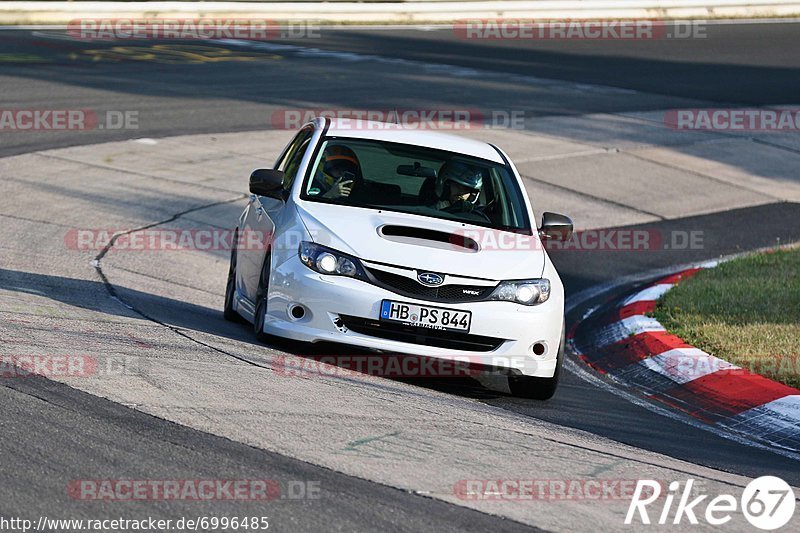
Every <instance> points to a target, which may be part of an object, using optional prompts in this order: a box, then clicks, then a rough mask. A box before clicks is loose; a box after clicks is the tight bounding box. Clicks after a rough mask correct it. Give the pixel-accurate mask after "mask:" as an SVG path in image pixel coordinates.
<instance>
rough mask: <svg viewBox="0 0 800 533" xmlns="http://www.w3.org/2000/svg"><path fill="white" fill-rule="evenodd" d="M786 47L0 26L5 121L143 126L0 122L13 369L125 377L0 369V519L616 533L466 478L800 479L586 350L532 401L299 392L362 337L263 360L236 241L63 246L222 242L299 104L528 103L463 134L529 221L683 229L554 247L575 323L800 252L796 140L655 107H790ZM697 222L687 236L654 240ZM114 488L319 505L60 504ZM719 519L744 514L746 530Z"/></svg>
mask: <svg viewBox="0 0 800 533" xmlns="http://www.w3.org/2000/svg"><path fill="white" fill-rule="evenodd" d="M798 37H800V25H798V24H795V23H791V24H790V23H776V24H754V25H748V24H741V25H735V24H731V25H719V26H711V27H709V29H708V38H707V39H704V40H702V41H686V42H669V41H662V42H647V43H641V42H637V43H619V42H617V43H613V42H611V43H593V46H591V47H589V46H587V43H581V42H567V43H552V42H550V43H525V42H522V43H518V44H515V45H514V46H512V45H509V44H508V43H506V44H505V45H501V44H498V43H491V42H490V43H464V42H463V41H459V40H458V39H455V38H454V37H453V36H452V35H451V34H449V33H448V32H446V31H444V30H436V31H419V30H415V29H401V30H361V31H359V30H335V31H331V32H328V33H326V32H325V31H324V30H323V32H322V38H321V39H320V40H318V41H313V42H308V40H306V41H292V42H285V43H277V44H278V45H279V46H275V43H267V44H266V45H264V44H262V45H259V44H255V45H254V44H248V43H242V42H220V41H214V42H203V43H198V42H181V43H165V42H136V43H120V42H79V41H75V40H71V39H68V38H66V37H65V36H64V33H63V32H61V31H59V30H54V29H42V30H11V29H4V30H0V48H1V49H2V55H0V87H2V88H3V92H2V96H0V98H2V104H1V105H0V107H2V108H17V109H22V108H25V109H44V108H48V109H91V110H94V111H95V112H97V113H98V115H99V116H100V117H103V116H106V115H105V113H106V112H107V111H112V112H113V111H133V112H135V114H136V117H137V125H138V127H137V128H136V129H119V130H112V129H108V128H104V129H100V128H96V129H93V130H90V131H78V132H76V131H13V132H12V131H0V157H1V158H0V187H1V189H0V220H2V225H0V247H2V255H0V257H2V259H1V261H2V264H0V317H2V321H0V345H2V350H3V355H22V354H37V355H45V356H52V355H69V354H72V355H75V354H78V355H81V356H90V357H93V358H95V359H96V360H98V361H100V362H107V363H108V364H113V365H116V366H115V368H117V369H121V370H119V371H114V372H103V371H100V372H97V373H95V374H93V375H89V376H66V377H58V378H53V379H44V378H41V377H28V378H25V379H2V380H0V396H2V402H3V406H4V408H3V410H2V415H1V416H0V424H1V425H2V432H0V443H2V447H3V449H4V452H5V453H4V456H5V458H6V461H5V463H4V468H3V472H4V482H3V483H2V484H0V501H2V503H0V516H4V517H20V516H21V517H27V518H33V519H36V518H38V517H39V516H40V515H46V516H49V517H63V518H67V517H72V518H80V517H85V518H99V517H105V516H109V517H111V516H120V515H122V516H126V517H146V516H159V517H165V518H179V517H182V516H192V517H197V516H212V515H216V516H234V515H239V516H261V515H268V516H269V517H270V527H271V528H274V529H276V530H280V531H295V530H319V529H331V530H347V531H352V530H359V531H361V530H376V529H387V530H404V531H420V530H436V531H439V530H444V531H449V530H452V531H456V530H459V531H461V530H474V531H487V530H491V531H494V530H498V531H501V530H502V531H505V530H518V529H519V530H523V529H530V528H541V529H544V530H573V531H574V530H580V529H584V528H585V527H586V524H587V523H594V524H597V525H598V527H599V528H601V529H607V530H616V529H618V528H620V527H622V520H623V518H624V514H625V510H626V509H627V503H628V502H627V501H625V500H618V501H611V502H607V501H604V502H592V501H581V502H577V503H576V502H570V501H540V502H530V501H522V502H520V501H485V500H473V499H469V498H464V497H463V495H460V494H459V493H458V490H457V489H456V487H458V486H459V483H460V482H462V481H464V480H484V479H508V478H511V479H514V478H517V479H519V478H537V479H561V480H585V479H616V480H626V479H639V478H644V477H651V478H653V479H659V480H681V481H685V480H686V479H687V478H689V477H692V478H694V479H697V480H700V481H701V483H702V484H703V486H704V487H705V488H707V489H708V491H709V493H714V494H721V493H728V492H735V491H740V490H741V489H740V487H743V486H744V485H746V484H747V482H748V480H749V478H752V477H757V476H760V475H767V474H774V475H779V476H781V477H783V478H784V479H785V480H787V481H788V482H789V483H791V484H792V485H794V486H798V485H800V462H799V461H798V458H799V457H800V454H795V453H794V452H793V451H791V450H771V449H767V448H765V447H758V446H755V445H751V444H749V443H747V442H742V441H741V440H733V439H731V438H729V436H726V435H724V434H720V433H714V432H710V431H708V430H707V429H706V428H704V427H703V426H702V425H699V424H693V423H692V421H691V420H687V419H686V418H684V417H683V416H682V415H680V414H678V413H677V412H673V411H671V410H669V409H668V408H666V407H664V406H655V405H652V404H650V403H649V402H648V401H647V399H646V398H635V399H634V400H635V403H634V402H632V401H631V398H629V397H626V396H624V395H620V394H618V393H617V392H618V391H615V390H614V386H613V384H612V383H610V382H608V381H607V380H605V379H604V378H603V377H602V376H599V375H595V374H592V373H591V371H590V370H589V369H588V368H587V367H583V366H582V363H580V362H579V361H578V360H577V359H575V358H574V357H571V358H570V363H571V364H569V365H567V369H568V372H567V373H566V375H565V378H564V380H563V381H562V385H561V387H560V389H559V391H558V392H557V394H556V396H555V397H554V398H553V400H551V401H549V402H546V403H538V402H532V401H529V400H522V399H517V398H513V397H511V396H509V395H508V394H507V390H505V389H504V388H503V385H502V384H498V383H488V382H484V383H479V382H477V381H475V380H471V379H466V378H464V379H456V378H440V379H430V378H429V379H414V380H401V379H399V380H390V379H382V378H377V377H370V376H362V377H358V376H312V377H297V376H287V375H285V372H284V371H282V369H283V368H285V366H284V365H285V364H286V361H287V360H293V359H292V358H294V357H295V354H300V355H302V354H324V353H330V354H342V353H344V354H346V353H352V349H348V348H342V347H335V346H321V347H318V346H307V345H301V344H298V343H290V342H281V343H276V344H275V345H270V346H267V345H264V344H260V343H258V342H257V341H256V340H255V338H254V337H253V335H252V332H251V330H250V328H249V327H247V326H244V325H236V324H231V323H228V322H225V321H223V319H222V315H221V305H222V294H223V292H224V284H225V274H226V272H227V255H228V254H227V251H225V250H215V251H191V252H176V251H170V250H157V251H146V252H136V251H132V250H123V249H120V248H119V247H118V248H115V247H114V246H110V247H108V248H107V249H104V248H102V247H100V248H93V249H90V248H81V247H79V246H74V245H72V244H71V241H70V238H69V235H70V232H74V231H75V230H77V229H111V230H114V231H121V230H122V231H124V230H133V229H136V228H145V227H148V228H160V229H185V230H195V229H198V228H217V229H220V230H224V229H229V228H230V227H231V226H232V225H233V224H234V223H235V219H236V217H237V215H238V214H239V212H240V211H241V209H242V207H243V205H244V199H245V193H246V192H247V191H246V186H247V176H248V174H249V172H250V171H251V170H252V169H254V168H258V167H269V166H270V165H271V163H272V162H273V160H274V158H275V157H276V155H277V154H278V152H279V151H280V149H281V148H282V147H283V145H284V144H285V143H286V142H287V141H288V140H289V138H290V137H291V135H292V133H291V131H287V130H285V129H281V128H280V127H276V126H280V124H278V118H280V117H283V116H285V112H286V110H296V109H329V110H336V109H451V110H453V109H472V110H482V111H484V112H486V111H490V110H496V111H503V112H511V111H515V112H521V113H522V115H523V116H524V127H523V128H519V129H509V130H504V129H488V128H473V129H469V130H467V131H462V132H458V133H459V134H463V135H467V136H470V137H475V138H480V139H485V140H489V141H491V142H496V143H498V144H499V145H500V146H502V147H503V148H504V149H505V150H507V151H508V152H509V154H510V155H511V157H512V158H513V159H514V160H515V162H516V163H517V166H518V168H519V169H520V172H521V173H522V174H523V175H524V176H525V180H526V187H527V188H528V193H529V195H530V196H531V198H532V201H533V204H534V208H535V209H536V211H537V214H539V215H540V214H541V212H543V211H556V212H564V213H566V214H568V215H570V216H572V217H573V219H574V220H575V222H576V226H577V227H578V228H579V229H582V230H600V229H603V230H608V229H621V230H623V231H635V230H639V229H642V230H645V231H647V232H649V234H650V235H658V236H660V237H663V238H665V239H667V240H665V241H664V242H665V246H659V247H658V248H657V249H647V250H633V251H624V250H603V251H597V250H591V251H590V250H577V251H576V250H572V251H566V250H565V251H555V252H553V254H552V255H553V259H554V261H555V262H556V264H557V266H558V268H559V272H560V274H561V276H562V279H563V280H564V282H565V285H566V288H567V298H568V307H569V312H568V326H569V325H570V324H572V323H574V322H575V321H576V320H578V319H580V317H581V316H583V314H584V313H585V312H586V310H587V309H590V308H591V307H592V306H594V305H596V304H597V303H598V302H600V301H603V300H604V299H607V298H608V297H609V296H612V295H614V294H619V293H621V291H625V290H629V289H630V288H631V287H632V286H634V285H636V284H638V283H642V282H645V281H648V280H651V279H653V278H655V277H656V276H657V275H658V272H668V271H669V270H670V268H676V267H678V266H680V265H685V264H689V263H694V262H699V261H704V260H708V259H714V258H717V257H720V256H723V255H729V254H734V253H739V252H742V251H747V250H753V249H758V248H762V247H767V246H774V245H776V244H785V243H788V242H793V241H797V240H800V178H798V175H797V172H796V169H797V168H800V135H798V134H797V133H786V132H781V133H761V132H756V133H729V132H724V133H720V132H686V131H676V130H674V129H671V128H669V127H668V126H667V125H665V123H664V118H663V117H664V110H667V109H673V108H701V107H721V106H727V105H747V106H768V105H791V104H797V100H798V99H800V97H798V96H797V95H800V64H798V63H800V59H798V56H797V54H796V53H790V52H789V51H790V50H791V46H792V43H796V42H797V39H798ZM623 45H625V46H623ZM115 47H124V48H126V49H125V50H122V51H120V50H114V48H115ZM198 47H203V48H198ZM131 48H136V50H132V49H131ZM712 51H713V53H712ZM687 58H688V59H687ZM276 117H278V118H276ZM691 232H699V234H701V235H702V245H701V246H698V247H695V248H693V249H686V248H685V247H675V246H668V245H667V244H669V242H670V241H669V240H668V239H669V238H671V236H674V235H685V234H689V233H691ZM73 244H74V243H73ZM98 258H100V261H99V262H93V261H95V260H96V259H98ZM348 350H349V351H348ZM120 365H121V366H120ZM119 478H131V479H162V480H163V479H274V480H276V481H277V482H278V483H279V484H280V486H281V487H282V489H284V490H285V488H286V487H288V486H289V485H291V484H292V483H300V484H303V485H304V486H306V487H309V486H319V487H320V495H319V498H297V499H293V498H290V497H288V495H287V494H286V493H284V492H282V493H281V497H279V498H277V499H276V500H274V501H270V502H266V503H264V502H240V501H234V502H219V501H216V502H195V501H137V502H91V501H83V500H81V499H79V498H78V499H76V498H75V497H73V496H74V495H72V494H71V493H70V492H69V491H68V490H67V488H68V487H69V486H70V483H71V482H74V481H75V480H85V479H119ZM309 483H311V485H309ZM798 520H799V519H798V518H795V519H794V523H795V524H797V523H798ZM730 527H731V528H732V529H737V530H738V529H741V530H745V529H746V528H747V523H746V521H744V519H743V518H742V517H741V516H737V517H735V519H734V520H733V521H732V523H731V524H730Z"/></svg>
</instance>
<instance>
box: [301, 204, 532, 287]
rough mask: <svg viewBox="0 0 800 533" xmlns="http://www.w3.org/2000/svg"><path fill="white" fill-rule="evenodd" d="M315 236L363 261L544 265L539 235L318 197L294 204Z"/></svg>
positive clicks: (522, 274)
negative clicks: (340, 203) (319, 199)
mask: <svg viewBox="0 0 800 533" xmlns="http://www.w3.org/2000/svg"><path fill="white" fill-rule="evenodd" d="M296 207H297V211H298V214H299V216H300V218H301V220H302V221H303V224H304V225H305V226H306V229H307V230H308V231H309V233H310V235H311V238H312V239H313V240H314V242H316V243H318V244H322V245H325V246H329V247H331V248H334V249H336V250H339V251H342V252H345V253H348V254H351V255H354V256H356V257H358V258H359V259H362V260H365V261H367V262H377V263H386V264H389V265H395V266H402V267H408V268H413V269H416V270H420V271H431V272H436V273H443V274H452V275H457V276H464V277H472V278H482V279H490V280H502V279H525V278H536V277H540V276H541V275H542V272H543V271H544V262H545V253H544V250H543V248H542V245H541V241H540V240H539V236H538V235H537V234H536V233H534V235H532V236H530V235H524V234H519V233H512V232H507V231H500V230H493V229H489V228H483V227H481V226H474V225H470V224H464V223H461V222H455V221H449V220H440V219H436V218H431V217H426V216H421V215H413V214H405V213H395V212H391V211H379V210H376V209H373V208H361V207H349V206H340V205H335V204H326V203H321V202H304V203H303V204H302V205H296Z"/></svg>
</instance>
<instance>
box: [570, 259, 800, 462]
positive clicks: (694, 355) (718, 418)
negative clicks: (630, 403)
mask: <svg viewBox="0 0 800 533" xmlns="http://www.w3.org/2000/svg"><path fill="white" fill-rule="evenodd" d="M713 266H716V263H706V264H704V265H701V266H699V267H695V268H690V269H687V270H683V271H681V272H678V273H676V274H673V275H671V276H668V277H666V278H663V279H660V280H658V281H656V282H654V283H652V284H651V285H649V286H647V287H645V288H644V289H642V290H639V291H638V292H636V293H634V294H632V295H630V296H628V297H626V298H624V299H622V300H618V301H616V302H613V303H612V304H611V305H608V306H603V307H602V308H601V309H600V310H597V311H595V312H593V313H592V314H590V315H589V316H588V317H586V318H585V319H584V320H583V321H582V322H581V323H580V324H578V325H577V326H576V327H575V328H574V329H573V330H572V331H571V332H570V333H569V334H568V339H569V342H570V343H571V345H572V347H573V348H574V350H575V352H576V353H577V354H578V356H579V357H580V358H581V359H582V360H583V361H584V362H586V363H587V364H588V365H589V366H591V367H592V368H594V369H595V370H597V371H598V372H601V373H603V374H605V375H606V376H608V377H609V378H610V379H612V380H614V381H616V382H619V383H622V384H624V385H627V386H631V387H633V388H636V389H639V390H640V391H642V392H644V393H645V394H646V395H647V396H648V397H650V398H652V399H655V400H657V401H659V402H661V403H664V404H667V405H669V406H671V407H674V408H677V409H680V410H681V411H683V412H685V413H687V414H689V415H691V416H692V417H694V418H696V419H698V420H701V421H702V422H705V423H707V424H711V425H714V426H716V427H718V428H721V429H725V430H728V431H732V432H735V433H737V434H740V435H743V436H745V437H747V438H750V439H755V440H758V441H761V442H765V443H768V444H771V445H774V446H779V447H781V448H784V449H788V450H792V451H800V391H798V390H797V389H794V388H792V387H789V386H787V385H784V384H782V383H778V382H776V381H773V380H770V379H767V378H765V377H763V376H760V375H758V374H754V373H752V372H749V371H748V370H746V369H743V368H740V367H738V366H736V365H733V364H731V363H729V362H727V361H724V360H722V359H719V358H717V357H714V356H713V355H710V354H708V353H705V352H704V351H702V350H700V349H698V348H695V347H693V346H690V345H689V344H687V343H686V342H684V341H683V340H682V339H680V338H679V337H677V336H675V335H672V334H670V333H669V332H667V331H666V330H665V328H664V326H662V325H661V324H660V323H659V322H658V321H657V320H656V319H654V318H651V317H648V316H646V315H647V313H651V312H652V311H654V310H655V308H656V301H657V300H658V299H659V298H660V297H661V296H663V295H664V293H666V292H667V291H668V290H670V289H671V288H672V287H673V286H674V285H675V284H676V283H678V282H679V281H680V280H683V279H686V278H688V277H691V276H693V275H694V274H696V273H697V272H698V271H700V270H701V269H703V268H709V267H713Z"/></svg>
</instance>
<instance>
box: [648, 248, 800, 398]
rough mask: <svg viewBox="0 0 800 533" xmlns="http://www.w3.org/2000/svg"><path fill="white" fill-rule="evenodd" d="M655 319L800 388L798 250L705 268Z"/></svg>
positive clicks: (661, 305) (662, 304) (667, 298)
mask: <svg viewBox="0 0 800 533" xmlns="http://www.w3.org/2000/svg"><path fill="white" fill-rule="evenodd" d="M653 316H654V317H655V318H656V319H657V320H658V321H659V322H661V324H662V325H663V326H664V327H665V328H666V329H667V330H668V331H669V332H671V333H674V334H675V335H677V336H679V337H681V338H682V339H683V340H685V341H686V342H688V343H689V344H691V345H693V346H696V347H697V348H700V349H701V350H703V351H705V352H707V353H709V354H711V355H714V356H716V357H719V358H720V359H724V360H726V361H729V362H731V363H733V364H736V365H738V366H741V367H742V368H745V369H748V370H751V371H753V372H755V373H758V374H761V375H763V376H766V377H768V378H770V379H774V380H776V381H780V382H782V383H785V384H787V385H789V386H792V387H795V388H800V248H792V249H786V250H779V251H775V252H770V253H762V254H754V255H748V256H745V257H741V258H739V259H735V260H733V261H729V262H726V263H722V264H721V265H719V266H718V267H716V268H710V269H706V270H701V271H700V272H698V273H697V274H696V275H695V276H694V277H692V278H689V279H687V280H685V281H682V282H680V283H679V284H678V285H676V286H675V287H673V288H672V290H670V291H669V292H667V293H666V295H664V297H663V298H662V299H661V300H659V302H658V305H657V306H656V310H655V312H654V313H653Z"/></svg>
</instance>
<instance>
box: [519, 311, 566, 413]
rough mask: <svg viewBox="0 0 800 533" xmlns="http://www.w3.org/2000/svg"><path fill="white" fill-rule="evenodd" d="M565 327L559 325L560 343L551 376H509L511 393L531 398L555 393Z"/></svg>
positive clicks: (561, 362)
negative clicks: (554, 368)
mask: <svg viewBox="0 0 800 533" xmlns="http://www.w3.org/2000/svg"><path fill="white" fill-rule="evenodd" d="M564 333H565V329H564V326H561V344H560V345H559V346H558V354H557V355H556V371H555V373H554V374H553V377H551V378H537V377H532V376H509V377H508V388H509V389H511V394H513V395H514V396H519V397H520V398H530V399H533V400H549V399H550V398H552V397H553V394H555V393H556V389H557V388H558V380H559V377H560V376H561V366H562V364H563V362H564V345H565V344H566V342H565V341H566V339H565V337H564Z"/></svg>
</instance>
